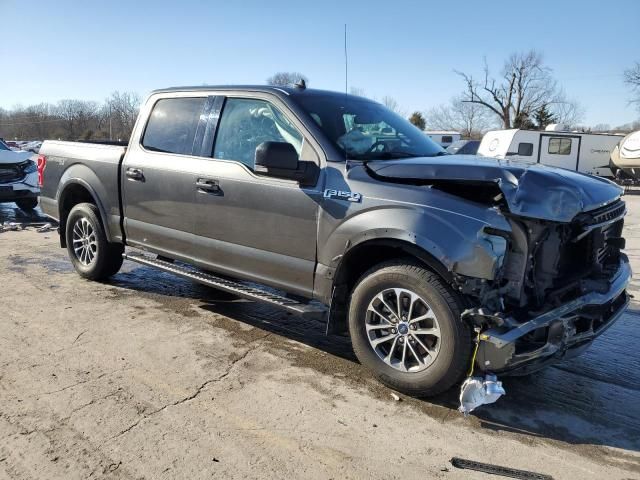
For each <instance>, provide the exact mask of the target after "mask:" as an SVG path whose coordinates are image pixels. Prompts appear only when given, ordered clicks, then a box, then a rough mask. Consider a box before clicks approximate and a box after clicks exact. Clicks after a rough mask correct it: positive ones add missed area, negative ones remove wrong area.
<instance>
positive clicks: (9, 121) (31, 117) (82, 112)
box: [0, 92, 141, 141]
mask: <svg viewBox="0 0 640 480" xmlns="http://www.w3.org/2000/svg"><path fill="white" fill-rule="evenodd" d="M140 104H141V98H140V96H139V95H138V94H137V93H132V92H113V93H112V94H111V95H110V96H109V97H108V98H107V99H105V101H104V102H101V103H99V102H94V101H87V100H76V99H65V100H60V101H59V102H57V103H55V104H51V103H39V104H37V105H29V106H27V107H25V106H21V105H18V106H15V107H14V108H12V109H11V110H6V109H2V108H0V137H1V138H5V139H18V140H45V139H60V140H85V141H86V140H119V141H127V140H128V139H129V135H130V134H131V130H132V129H133V125H134V123H135V121H136V118H137V116H138V110H139V109H140Z"/></svg>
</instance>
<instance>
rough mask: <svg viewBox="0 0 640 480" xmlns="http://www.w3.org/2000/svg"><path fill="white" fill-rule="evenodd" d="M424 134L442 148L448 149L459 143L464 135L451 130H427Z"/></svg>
mask: <svg viewBox="0 0 640 480" xmlns="http://www.w3.org/2000/svg"><path fill="white" fill-rule="evenodd" d="M424 133H425V135H427V137H429V138H430V139H431V140H433V141H434V142H436V143H438V144H440V145H441V146H442V148H447V147H448V146H449V145H451V144H452V143H453V142H457V141H458V140H460V139H461V138H462V134H461V133H460V132H454V131H449V130H425V132H424Z"/></svg>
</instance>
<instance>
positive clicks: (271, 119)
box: [213, 98, 303, 169]
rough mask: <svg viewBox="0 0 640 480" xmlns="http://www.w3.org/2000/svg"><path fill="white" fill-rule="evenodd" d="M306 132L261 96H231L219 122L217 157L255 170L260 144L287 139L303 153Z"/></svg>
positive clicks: (287, 141) (215, 148)
mask: <svg viewBox="0 0 640 480" xmlns="http://www.w3.org/2000/svg"><path fill="white" fill-rule="evenodd" d="M302 139H303V137H302V134H301V133H300V132H299V131H298V130H297V129H296V127H294V126H293V124H292V123H291V122H290V121H289V120H288V119H287V117H285V116H284V114H283V113H282V112H281V111H280V110H278V109H277V108H276V107H275V106H273V105H272V104H271V103H269V102H267V101H265V100H260V99H257V98H227V101H226V102H225V105H224V108H223V110H222V117H221V118H220V123H219V125H218V131H217V134H216V141H215V146H214V149H213V157H214V158H218V159H222V160H235V161H237V162H241V163H244V164H245V165H246V166H247V167H249V168H251V169H253V168H254V166H255V157H256V147H257V146H258V145H260V144H261V143H263V142H286V143H290V144H291V145H293V147H294V148H295V149H296V152H298V155H300V152H301V151H302Z"/></svg>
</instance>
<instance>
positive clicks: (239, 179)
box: [194, 93, 321, 296]
mask: <svg viewBox="0 0 640 480" xmlns="http://www.w3.org/2000/svg"><path fill="white" fill-rule="evenodd" d="M239 95H241V96H238V97H233V96H228V97H227V98H225V99H222V98H221V97H218V98H219V99H220V100H219V101H217V102H216V106H215V107H214V109H215V110H216V111H218V109H219V111H220V112H221V113H220V115H219V116H218V115H216V114H214V113H212V115H210V118H211V119H212V121H211V122H210V126H209V127H208V128H209V129H210V130H215V145H214V144H213V143H214V142H213V138H212V139H211V144H210V152H211V157H212V158H211V159H210V160H209V161H208V162H206V164H203V170H202V171H201V174H200V176H199V177H198V179H197V181H198V182H199V184H200V185H201V188H199V189H198V191H197V192H196V199H195V204H196V208H195V209H194V215H195V219H194V220H195V233H196V235H197V236H198V240H197V241H198V247H199V248H198V255H199V261H201V262H204V263H206V264H207V265H208V266H209V268H211V269H212V270H215V271H220V272H223V273H228V274H230V275H231V276H234V277H239V278H244V279H247V280H253V281H257V282H260V283H264V284H267V285H271V286H274V287H276V288H282V289H284V290H286V291H289V292H292V293H297V294H300V295H305V296H310V295H311V292H312V290H313V274H314V269H315V259H316V238H317V218H318V205H319V202H320V199H321V191H320V187H319V185H320V183H321V179H320V172H319V168H316V171H317V172H318V173H317V175H316V178H315V179H314V180H312V181H311V184H309V182H306V183H307V185H306V186H302V185H301V184H300V182H299V181H296V180H291V179H284V178H276V177H275V176H270V175H267V174H263V173H259V172H257V171H256V169H255V155H256V147H258V145H260V144H263V142H286V143H290V144H292V145H293V146H294V148H295V150H296V152H297V153H298V158H299V160H304V161H309V162H315V163H313V165H314V166H318V165H319V157H318V154H317V153H316V151H315V150H314V148H313V147H312V146H311V144H310V143H309V139H308V137H306V134H305V133H304V126H303V125H302V124H301V123H300V122H299V121H298V120H297V119H295V118H294V116H293V115H292V114H290V112H287V108H286V105H284V104H283V103H282V102H280V101H279V100H278V99H276V98H270V96H269V95H267V94H259V93H253V94H245V93H243V94H239ZM205 144H206V142H205ZM204 148H207V147H206V145H205V147H204ZM303 183H304V182H303Z"/></svg>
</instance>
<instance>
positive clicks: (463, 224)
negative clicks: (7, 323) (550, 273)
mask: <svg viewBox="0 0 640 480" xmlns="http://www.w3.org/2000/svg"><path fill="white" fill-rule="evenodd" d="M311 94H314V93H313V91H296V90H295V89H278V88H273V87H242V88H233V87H226V88H213V87H202V88H189V89H172V90H162V91H157V92H154V93H153V94H152V95H151V96H150V97H149V99H148V100H147V102H146V103H145V105H144V106H143V107H142V109H141V112H140V116H139V118H138V121H137V123H136V126H135V127H134V130H133V133H132V137H131V138H132V140H131V142H130V145H129V147H128V149H127V151H126V154H124V151H125V150H124V148H122V147H107V146H103V145H87V144H76V143H70V142H49V141H47V142H45V144H44V145H43V147H42V150H41V153H42V154H44V155H46V156H47V157H48V158H49V163H48V166H47V170H46V173H45V187H44V188H43V193H42V195H43V202H42V203H43V206H44V208H45V213H47V214H49V215H51V216H53V217H55V218H58V216H59V213H58V208H59V197H60V195H61V192H63V191H64V188H65V186H67V185H68V183H69V182H73V181H78V182H83V183H84V184H86V185H88V187H89V188H90V189H91V191H92V192H93V193H92V194H93V195H95V197H96V201H97V202H98V203H99V206H100V209H101V214H102V215H103V219H104V220H105V221H106V223H107V224H108V230H109V232H110V233H109V235H110V239H111V240H112V241H120V240H121V239H123V238H126V241H127V243H128V244H130V245H133V246H136V247H141V248H144V249H147V250H149V251H151V252H155V253H159V254H162V255H165V256H169V257H173V258H176V259H180V260H184V261H187V262H189V263H192V264H194V265H197V266H199V267H201V268H206V269H210V270H214V271H218V272H221V273H224V274H227V275H231V276H234V277H236V278H240V279H245V280H253V281H258V282H261V283H264V284H266V285H270V286H274V287H277V288H282V289H284V290H286V291H288V292H291V293H295V294H299V295H302V296H305V297H309V298H310V297H315V298H318V299H320V300H321V301H323V302H324V303H329V301H330V296H331V285H332V280H331V279H332V275H333V273H334V272H335V271H336V269H337V268H338V266H339V264H340V261H341V259H342V258H343V257H344V255H345V254H346V253H348V252H349V251H350V250H351V249H353V248H355V247H357V246H359V245H362V244H364V243H366V242H368V241H370V240H376V239H388V240H393V241H397V242H403V243H406V244H410V245H413V246H415V247H416V248H419V249H420V250H422V251H424V252H427V253H428V254H429V255H431V256H432V257H433V258H434V259H436V260H437V261H438V262H440V263H441V264H442V265H443V267H444V268H445V269H446V270H447V271H449V272H453V273H459V274H462V275H467V276H471V277H476V278H481V279H492V278H494V275H495V272H496V269H497V268H498V267H499V265H500V262H501V261H502V257H503V254H504V250H501V249H500V247H499V245H498V246H496V244H495V243H494V242H493V241H492V240H491V239H490V235H488V234H487V233H486V232H485V227H492V228H494V229H497V230H502V231H505V232H509V231H511V227H510V225H509V222H508V221H507V220H506V218H505V217H504V216H503V215H502V213H500V211H498V209H496V208H493V207H487V206H485V205H482V204H479V203H474V202H471V201H467V200H464V199H462V198H460V197H457V196H455V195H452V194H449V193H446V192H444V191H441V190H437V189H434V188H431V187H430V186H429V185H428V183H429V181H431V180H434V179H436V180H447V179H448V180H463V181H473V182H478V181H479V182H496V183H497V184H498V185H499V186H500V188H501V189H502V191H503V192H504V195H505V198H506V200H507V202H508V204H509V207H510V209H512V211H513V213H517V214H518V215H523V216H529V217H534V218H540V219H551V220H555V221H560V222H566V221H569V220H571V218H572V217H573V216H574V215H575V214H576V213H578V212H579V211H583V210H588V209H591V208H596V207H597V206H599V205H601V204H603V203H607V202H610V201H613V200H614V199H615V198H617V197H618V196H619V195H620V192H619V189H617V187H615V186H612V185H611V184H609V183H608V182H606V181H601V180H599V179H593V178H588V177H585V176H583V175H580V174H575V173H572V172H565V171H559V170H558V169H553V168H546V167H539V166H533V167H532V166H527V167H525V166H521V165H515V164H512V163H505V162H498V161H495V160H483V159H480V158H477V157H464V156H447V157H441V158H426V159H406V160H401V161H376V162H369V163H368V164H367V165H365V164H363V163H360V162H353V163H352V162H344V160H343V159H342V158H341V157H340V152H338V151H337V150H336V148H335V146H334V145H332V144H331V142H329V141H328V140H327V139H326V138H325V137H324V136H323V134H322V132H321V130H320V128H319V127H318V125H317V124H316V122H315V121H313V119H311V117H310V116H308V114H307V113H306V112H304V111H303V110H302V109H301V108H300V107H299V105H298V103H297V102H296V101H295V96H296V95H311ZM315 94H322V95H336V94H332V93H330V92H316V93H315ZM193 96H209V97H212V96H217V97H220V96H241V97H259V98H264V99H267V100H269V101H271V102H273V103H274V104H275V105H276V106H277V107H278V108H280V109H281V110H282V111H283V112H284V113H285V114H286V115H287V116H288V117H289V118H290V120H291V121H292V122H293V123H294V124H295V125H296V126H297V127H298V128H299V129H300V131H301V132H303V135H304V137H305V140H304V141H305V144H306V145H307V146H308V147H309V151H308V152H307V153H308V154H309V155H310V156H309V158H303V160H309V161H314V162H317V163H318V166H319V167H320V172H321V173H320V175H319V176H318V178H317V182H316V184H315V185H314V186H309V187H304V188H302V187H300V186H299V185H298V184H297V183H295V182H293V181H291V180H281V179H275V178H269V177H266V176H264V175H258V174H256V173H254V172H252V171H251V170H249V169H248V168H246V167H245V166H244V165H242V164H240V163H238V162H233V161H228V160H215V159H211V158H205V157H198V156H188V155H172V154H164V153H157V152H148V151H146V150H144V149H143V148H142V147H141V146H140V138H141V136H142V133H143V131H144V128H145V124H146V119H147V118H148V116H149V114H150V111H151V108H152V106H153V104H154V103H155V102H156V101H157V100H158V99H160V98H173V97H193ZM213 103H214V102H208V105H211V104H213ZM208 116H209V117H213V116H215V115H214V112H213V111H212V112H211V113H210V114H209V115H208ZM205 117H207V115H203V117H202V118H205ZM203 138H205V139H206V141H208V142H210V141H211V133H210V132H207V133H205V135H204V137H203ZM204 141H205V140H203V142H204ZM123 154H124V161H123V162H122V164H121V158H122V156H123ZM341 160H342V161H341ZM129 167H132V168H140V169H142V170H143V171H144V176H145V179H144V182H138V181H132V180H128V179H127V178H126V176H125V175H124V171H126V169H127V168H129ZM118 168H120V169H121V170H120V171H121V172H123V173H122V175H119V170H118ZM368 169H370V170H368ZM119 176H121V177H122V178H121V185H120V187H121V190H122V194H123V198H122V203H123V204H122V210H123V211H124V213H125V218H124V221H123V224H124V228H125V231H124V232H122V231H121V229H120V223H121V222H120V220H121V219H120V198H119V188H118V187H119V185H118V178H119ZM201 177H202V178H206V179H213V180H216V181H218V182H219V186H220V192H219V193H218V194H215V195H207V194H202V193H200V192H198V190H197V188H196V185H195V183H196V181H197V180H198V179H199V178H201ZM385 177H387V178H386V179H385ZM407 179H410V180H411V179H417V180H421V181H424V183H427V185H425V184H423V185H417V184H416V185H411V184H406V183H405V184H403V183H400V181H402V180H407ZM327 189H330V190H335V191H338V192H339V191H345V192H354V193H357V194H359V195H360V201H348V200H347V199H346V198H339V197H336V196H330V197H326V196H324V195H323V192H324V191H325V190H327ZM558 202H560V205H559V207H558V205H557V204H558ZM125 234H126V235H125Z"/></svg>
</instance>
